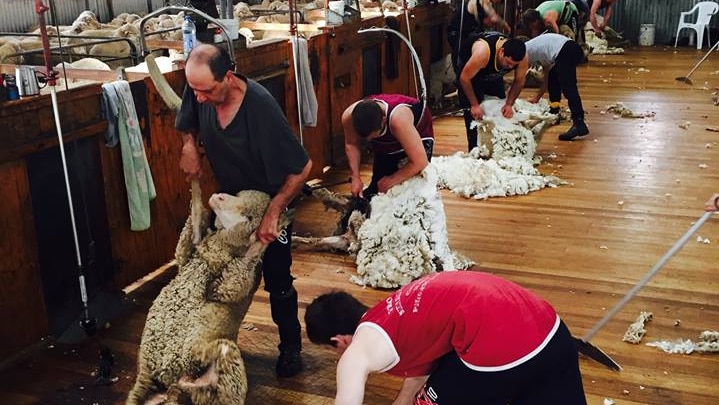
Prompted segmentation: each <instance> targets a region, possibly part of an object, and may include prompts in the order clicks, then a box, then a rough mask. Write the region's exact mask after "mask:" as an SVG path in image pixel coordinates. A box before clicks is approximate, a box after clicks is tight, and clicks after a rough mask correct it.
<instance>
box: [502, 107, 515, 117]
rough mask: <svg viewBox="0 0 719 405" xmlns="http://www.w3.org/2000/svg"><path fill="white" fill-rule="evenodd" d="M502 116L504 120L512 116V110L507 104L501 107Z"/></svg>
mask: <svg viewBox="0 0 719 405" xmlns="http://www.w3.org/2000/svg"><path fill="white" fill-rule="evenodd" d="M502 115H503V116H504V118H512V117H513V116H514V108H513V107H512V106H511V105H509V104H505V105H503V106H502Z"/></svg>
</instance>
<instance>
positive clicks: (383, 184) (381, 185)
mask: <svg viewBox="0 0 719 405" xmlns="http://www.w3.org/2000/svg"><path fill="white" fill-rule="evenodd" d="M391 182H392V180H391V179H390V178H389V176H384V177H382V178H381V179H379V181H378V182H377V191H378V192H380V193H383V194H384V193H386V192H387V191H389V189H390V188H392V183H391Z"/></svg>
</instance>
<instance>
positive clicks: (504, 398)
mask: <svg viewBox="0 0 719 405" xmlns="http://www.w3.org/2000/svg"><path fill="white" fill-rule="evenodd" d="M586 403H587V401H586V398H585V397H584V388H583V386H582V376H581V374H580V371H579V359H578V354H577V349H576V346H575V343H574V340H573V338H572V336H571V335H570V333H569V330H568V329H567V327H566V326H565V325H564V322H561V323H560V325H559V329H557V331H556V333H555V335H554V336H553V337H552V339H551V340H550V341H549V343H548V344H547V346H546V347H545V348H544V349H543V350H542V351H541V352H540V353H539V354H537V355H536V356H535V357H533V358H532V359H530V360H528V361H526V362H525V363H522V364H520V365H518V366H516V367H513V368H511V369H508V370H503V371H496V372H484V371H475V370H472V369H470V368H469V367H467V366H466V365H465V364H464V363H463V362H462V360H461V359H460V358H459V356H457V354H456V353H455V352H451V353H449V354H446V355H445V356H444V357H442V358H441V359H440V360H439V363H438V365H437V368H436V369H435V370H434V371H433V372H432V374H431V375H430V376H429V379H428V380H427V383H426V384H425V386H424V387H423V388H422V390H420V392H419V393H418V394H417V397H416V398H415V405H477V404H482V405H506V404H510V405H543V404H562V405H586Z"/></svg>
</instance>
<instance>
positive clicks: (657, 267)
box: [582, 42, 719, 342]
mask: <svg viewBox="0 0 719 405" xmlns="http://www.w3.org/2000/svg"><path fill="white" fill-rule="evenodd" d="M717 43H719V42H717ZM713 213H714V212H713V211H709V212H705V213H704V215H702V216H701V218H699V220H698V221H696V222H695V223H694V225H692V227H691V228H689V230H688V231H687V232H686V233H685V234H684V235H683V236H682V237H681V238H680V239H679V240H678V241H677V242H676V243H675V244H674V246H672V247H671V249H669V251H667V253H665V254H664V256H662V258H661V259H659V261H658V262H657V264H655V265H654V267H652V269H651V270H649V272H648V273H647V274H646V275H645V276H644V278H642V279H641V281H639V283H637V285H635V286H634V287H633V288H632V289H631V290H630V291H629V292H628V293H627V295H625V296H624V298H622V300H621V301H619V302H618V303H617V305H615V306H614V308H612V309H611V311H609V312H607V314H606V315H604V318H602V320H601V321H599V322H597V324H596V325H595V326H594V327H593V328H592V330H590V331H589V333H587V334H586V336H584V338H583V339H582V340H584V341H585V342H589V340H590V339H591V338H592V337H593V336H594V335H595V334H596V333H597V332H599V330H600V329H602V327H603V326H604V325H605V324H606V323H607V321H609V320H610V319H612V317H613V316H614V315H616V313H617V312H619V310H620V309H622V307H624V305H626V304H627V302H629V300H631V299H632V298H634V296H635V295H637V293H638V292H639V290H640V289H641V288H642V287H644V286H645V285H646V284H647V283H648V282H649V280H651V279H652V277H654V276H655V275H656V274H657V272H659V270H661V268H662V267H664V265H665V264H667V262H668V261H669V259H671V257H672V256H674V255H675V254H676V253H677V252H678V251H679V249H681V248H682V246H684V244H685V243H687V241H688V240H689V238H691V236H692V235H694V232H696V231H697V229H699V228H700V227H701V226H702V225H703V224H704V222H706V221H707V219H709V218H710V217H711V216H712V214H713Z"/></svg>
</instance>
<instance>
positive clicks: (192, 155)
mask: <svg viewBox="0 0 719 405" xmlns="http://www.w3.org/2000/svg"><path fill="white" fill-rule="evenodd" d="M190 138H191V137H190ZM180 169H182V171H183V172H184V173H185V175H186V177H185V180H187V181H188V182H190V181H192V180H193V179H198V178H200V176H202V165H201V163H200V152H199V151H198V150H197V146H196V145H195V142H194V140H188V141H185V142H184V144H183V145H182V154H181V156H180Z"/></svg>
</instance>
